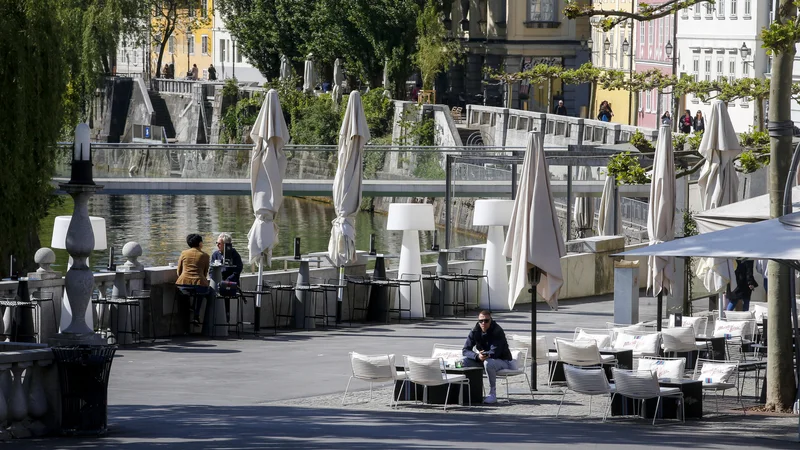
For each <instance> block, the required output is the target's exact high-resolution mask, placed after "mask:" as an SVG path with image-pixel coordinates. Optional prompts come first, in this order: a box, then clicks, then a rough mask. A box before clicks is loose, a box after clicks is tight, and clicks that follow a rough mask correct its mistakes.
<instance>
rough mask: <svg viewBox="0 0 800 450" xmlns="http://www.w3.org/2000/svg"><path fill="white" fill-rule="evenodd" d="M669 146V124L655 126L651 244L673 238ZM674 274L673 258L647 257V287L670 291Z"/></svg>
mask: <svg viewBox="0 0 800 450" xmlns="http://www.w3.org/2000/svg"><path fill="white" fill-rule="evenodd" d="M673 155H674V153H673V150H672V132H671V131H670V128H669V125H662V126H661V127H660V128H659V130H658V142H657V144H656V153H655V160H654V161H653V178H652V181H651V182H650V205H649V208H648V211H647V237H648V239H649V241H650V242H649V244H650V245H655V244H659V243H661V242H666V241H671V240H673V239H674V238H675V195H676V191H675V161H674V156H673ZM674 277H675V262H674V260H673V258H670V257H662V256H650V257H649V258H648V272H647V289H648V290H649V289H652V292H653V295H657V294H659V293H665V294H669V293H670V292H672V281H673V279H674Z"/></svg>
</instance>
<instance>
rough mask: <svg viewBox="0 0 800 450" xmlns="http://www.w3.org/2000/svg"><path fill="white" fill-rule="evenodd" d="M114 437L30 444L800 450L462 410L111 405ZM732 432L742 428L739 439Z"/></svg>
mask: <svg viewBox="0 0 800 450" xmlns="http://www.w3.org/2000/svg"><path fill="white" fill-rule="evenodd" d="M109 417H110V420H109V433H108V435H106V436H105V437H102V438H57V439H39V440H33V441H28V442H26V444H27V445H26V448H33V449H54V448H59V449H79V448H80V449H91V448H122V449H126V448H131V449H133V448H136V449H156V448H159V449H160V448H169V449H176V450H190V449H191V450H198V449H234V448H235V449H255V448H304V449H320V450H323V449H326V450H327V449H331V448H348V449H364V450H366V449H386V448H394V449H410V448H468V447H469V448H486V446H487V444H491V445H490V447H492V448H531V444H540V445H542V446H543V447H541V448H555V447H562V448H567V447H568V446H569V447H574V446H582V447H577V448H609V449H611V448H620V447H621V446H622V447H629V448H643V447H645V446H647V447H650V448H651V449H653V448H665V447H666V446H668V447H671V448H680V447H685V448H727V447H739V448H747V447H767V448H797V447H796V445H797V444H792V443H789V442H781V441H777V440H766V439H757V438H748V437H746V436H748V435H749V433H748V432H747V431H746V430H747V429H748V428H751V427H757V428H758V429H759V434H762V435H767V436H770V435H783V434H785V433H786V431H787V430H786V429H785V428H786V427H785V426H783V427H778V426H774V427H773V426H770V425H769V424H768V423H766V422H765V418H760V417H757V416H753V417H748V418H747V420H746V421H745V420H743V419H742V418H741V417H735V418H733V417H732V418H716V419H714V420H713V421H705V422H690V423H687V424H686V425H681V424H679V423H676V422H671V421H665V422H664V423H663V424H660V425H659V426H656V427H653V426H651V425H649V422H648V421H643V420H635V419H612V420H611V422H610V423H605V424H603V423H600V422H599V421H598V420H596V419H586V420H580V419H578V420H574V419H573V420H561V419H555V418H550V417H531V416H527V417H526V416H503V415H497V414H493V415H489V414H481V412H480V411H475V410H472V411H469V410H464V409H459V408H457V409H456V411H454V412H448V413H443V412H433V411H431V412H413V411H403V408H400V409H398V410H392V411H364V410H356V409H350V408H327V409H325V408H307V407H292V406H279V405H263V406H235V407H216V406H184V405H170V406H133V405H121V406H112V407H109ZM732 429H735V430H743V432H742V433H731V432H730V431H731V430H732Z"/></svg>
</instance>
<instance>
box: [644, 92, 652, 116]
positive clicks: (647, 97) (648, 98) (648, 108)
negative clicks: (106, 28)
mask: <svg viewBox="0 0 800 450" xmlns="http://www.w3.org/2000/svg"><path fill="white" fill-rule="evenodd" d="M652 97H653V95H652V92H650V91H648V92H645V94H644V98H645V101H646V102H647V104H646V105H645V107H644V110H645V111H646V112H650V111H651V110H652V109H651V108H652V101H653V98H652Z"/></svg>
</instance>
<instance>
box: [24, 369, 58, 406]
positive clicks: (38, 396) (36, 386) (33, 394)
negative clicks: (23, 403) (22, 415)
mask: <svg viewBox="0 0 800 450" xmlns="http://www.w3.org/2000/svg"><path fill="white" fill-rule="evenodd" d="M51 363H52V361H45V360H41V361H37V364H34V365H33V366H31V367H29V368H28V370H27V371H26V373H25V382H24V385H25V392H26V393H27V395H28V415H29V416H30V417H31V419H34V420H41V419H42V417H44V415H45V414H46V413H47V395H45V392H44V384H43V383H42V377H43V375H42V366H45V365H49V364H51Z"/></svg>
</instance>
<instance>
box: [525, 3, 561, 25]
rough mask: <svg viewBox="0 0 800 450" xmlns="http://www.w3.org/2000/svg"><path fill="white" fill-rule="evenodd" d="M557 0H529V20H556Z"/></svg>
mask: <svg viewBox="0 0 800 450" xmlns="http://www.w3.org/2000/svg"><path fill="white" fill-rule="evenodd" d="M556 1H557V0H529V3H528V20H529V21H531V22H555V21H556V11H558V9H557V8H556Z"/></svg>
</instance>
